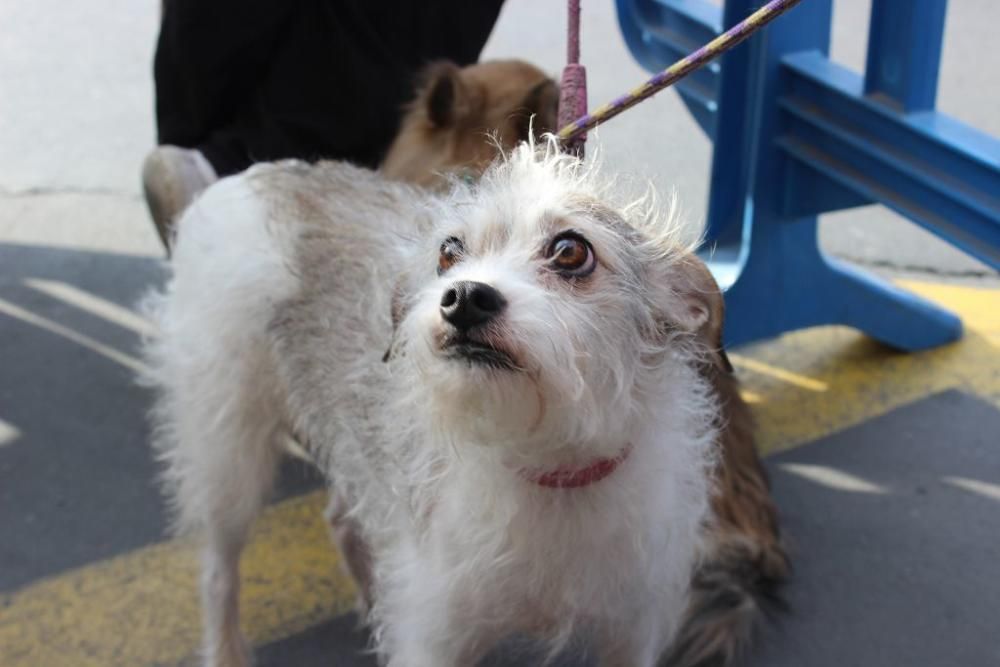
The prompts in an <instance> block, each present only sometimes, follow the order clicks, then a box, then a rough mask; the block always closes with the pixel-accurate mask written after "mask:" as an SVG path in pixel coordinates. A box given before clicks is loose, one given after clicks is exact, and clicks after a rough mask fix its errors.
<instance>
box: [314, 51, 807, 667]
mask: <svg viewBox="0 0 1000 667" xmlns="http://www.w3.org/2000/svg"><path fill="white" fill-rule="evenodd" d="M525 91H527V92H525ZM557 102H558V88H557V86H556V85H555V83H554V82H553V81H551V80H550V79H548V78H547V77H545V75H544V74H543V73H542V72H541V71H539V70H537V69H536V68H534V67H533V66H532V65H529V64H527V63H523V62H520V61H498V62H491V63H484V64H482V65H476V66H472V67H468V68H465V69H461V70H460V69H458V68H456V67H455V66H454V65H450V64H447V63H442V64H439V65H435V66H432V67H430V68H428V70H427V72H426V74H425V79H424V84H423V86H422V87H421V89H420V92H419V94H418V96H417V98H416V100H415V101H414V102H413V104H412V105H411V107H410V109H409V113H408V114H407V116H406V118H405V120H404V122H403V124H402V128H401V130H400V134H399V136H398V137H397V139H396V141H395V143H394V144H393V146H392V148H391V149H390V151H389V153H388V155H387V157H386V160H385V162H384V164H383V166H382V170H383V172H384V173H385V174H386V175H387V176H389V177H391V178H397V179H400V180H406V181H409V182H411V183H417V184H422V185H433V186H441V185H442V184H443V183H445V182H446V180H445V175H447V174H453V173H455V172H456V171H458V172H460V173H462V172H464V173H465V174H466V175H468V176H473V177H477V176H478V175H479V174H480V173H482V171H483V170H484V169H485V168H486V167H487V166H488V165H489V164H490V162H491V161H492V160H493V159H494V158H495V157H496V156H497V150H498V149H502V150H503V151H509V150H510V149H511V148H512V147H513V145H515V144H516V143H517V142H518V141H522V140H526V139H528V137H529V134H530V131H529V123H528V120H529V118H531V117H532V115H533V116H534V119H533V121H534V122H533V128H534V135H535V136H536V137H537V136H541V134H542V133H544V132H549V131H554V130H555V129H558V128H555V121H556V104H557ZM490 132H494V133H496V136H497V141H495V142H492V141H484V140H483V138H484V137H485V136H487V134H489V133H490ZM692 270H693V271H700V272H701V273H702V274H703V275H702V279H701V284H702V285H703V286H704V288H705V289H706V291H707V298H708V302H709V303H710V304H711V307H712V311H713V316H712V317H711V318H709V320H708V322H707V323H706V326H705V328H704V329H703V330H701V331H700V332H699V335H700V336H701V337H702V339H703V341H704V343H705V344H706V345H707V346H708V347H707V348H706V349H712V350H715V352H714V353H713V355H712V357H711V358H710V359H709V360H708V362H707V363H706V364H704V366H703V367H702V372H703V373H704V374H705V376H706V378H707V379H708V380H709V381H710V383H711V385H712V387H713V390H714V391H715V392H716V394H717V395H718V396H719V399H720V404H721V409H722V413H721V415H720V418H719V424H718V449H719V455H720V458H719V462H718V464H717V468H716V487H715V492H714V494H713V497H712V512H713V515H714V521H713V527H712V529H711V540H710V543H709V546H708V549H707V551H706V554H705V556H704V558H703V560H702V561H701V563H700V565H699V567H698V570H697V572H696V574H695V577H694V581H693V587H692V600H691V608H690V613H689V615H688V619H687V622H686V623H685V625H684V627H683V628H682V630H681V632H680V634H679V636H678V642H677V644H676V645H675V648H674V650H673V654H672V658H671V660H670V661H669V662H668V663H667V664H669V665H678V666H688V665H690V666H692V667H694V666H700V665H706V666H707V665H724V664H728V663H730V662H732V660H733V659H735V658H736V656H737V655H738V654H739V653H740V652H742V651H743V650H744V649H745V648H746V646H747V645H748V643H749V640H750V637H751V634H752V629H753V626H754V625H755V623H756V622H757V619H758V618H759V617H760V616H761V615H762V612H766V611H769V610H774V609H781V608H782V607H783V605H782V602H781V599H780V596H779V594H778V593H779V589H780V587H781V585H782V584H783V583H784V581H785V580H786V579H787V577H788V575H789V561H788V557H787V555H786V553H785V550H784V548H783V546H782V542H781V538H780V531H779V527H778V518H777V512H776V509H775V507H774V503H773V501H772V500H771V496H770V490H769V484H768V480H767V475H766V473H765V471H764V469H763V467H762V465H761V463H760V459H759V457H758V454H757V450H756V445H755V439H754V425H753V418H752V416H751V413H750V408H749V406H748V405H747V404H746V402H745V401H744V400H743V398H742V397H741V396H740V393H739V388H738V382H737V380H736V377H735V376H734V375H733V369H732V367H731V365H730V364H729V360H728V358H727V357H726V354H725V350H724V349H723V348H722V323H723V316H724V301H723V297H722V293H721V291H720V290H719V288H718V286H717V284H716V282H715V280H714V279H713V278H712V276H711V274H710V273H709V272H708V269H707V268H706V267H705V266H704V265H703V264H701V263H700V262H693V266H692ZM331 516H332V517H337V516H342V508H341V507H340V505H339V504H338V503H336V502H334V504H333V505H331ZM345 526H347V527H349V526H350V524H349V523H344V524H342V526H341V528H340V529H339V539H338V542H339V543H340V545H341V547H342V548H343V549H344V550H346V551H349V552H350V551H357V550H358V549H361V548H362V547H361V546H360V545H359V544H358V543H357V540H356V538H355V537H354V535H353V533H352V531H351V530H349V528H345ZM355 569H356V570H357V571H356V572H355V573H354V574H355V575H356V577H357V578H359V580H360V581H361V582H363V581H364V579H365V578H366V576H367V575H366V574H365V570H364V568H355Z"/></svg>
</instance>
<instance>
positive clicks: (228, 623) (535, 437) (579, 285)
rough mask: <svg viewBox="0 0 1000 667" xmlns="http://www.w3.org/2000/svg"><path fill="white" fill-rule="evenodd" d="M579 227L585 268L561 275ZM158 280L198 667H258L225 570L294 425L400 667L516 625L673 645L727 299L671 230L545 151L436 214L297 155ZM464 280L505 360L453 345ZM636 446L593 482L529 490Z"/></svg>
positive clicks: (565, 635) (233, 576) (617, 646)
mask: <svg viewBox="0 0 1000 667" xmlns="http://www.w3.org/2000/svg"><path fill="white" fill-rule="evenodd" d="M567 231H572V232H573V233H574V234H576V235H578V237H580V238H584V239H586V240H587V243H589V244H590V245H591V246H592V248H593V252H594V255H595V256H596V265H595V268H594V270H593V272H592V273H590V274H589V275H586V276H578V277H577V276H567V275H565V274H563V273H560V272H559V271H557V270H555V269H554V268H553V261H554V260H553V259H552V258H551V257H550V256H549V255H550V254H551V248H552V242H553V239H555V238H557V237H559V235H560V234H564V233H565V232H567ZM449 238H455V239H460V240H461V242H462V245H463V246H464V251H463V255H462V256H461V258H460V261H458V262H457V263H456V264H454V266H451V267H450V268H448V270H447V271H445V272H443V273H442V275H440V276H439V275H437V273H436V271H435V269H436V267H438V266H439V252H440V246H441V244H442V242H443V241H444V240H446V239H449ZM173 267H174V277H173V279H172V281H171V282H170V284H169V286H168V288H167V291H166V292H165V293H164V294H163V295H162V296H161V297H160V298H159V299H158V300H157V303H156V304H155V306H154V310H155V316H156V319H157V321H158V323H159V325H160V331H161V334H160V336H159V337H158V338H157V339H156V340H154V341H151V343H150V345H149V349H148V354H147V356H148V359H149V360H150V362H151V365H152V368H153V371H152V381H153V382H154V383H155V384H156V385H157V386H158V387H159V389H160V399H159V402H158V405H157V412H156V414H157V423H158V429H157V439H156V444H157V449H158V451H159V453H160V456H161V457H162V459H163V461H164V462H165V464H166V474H165V480H166V484H167V489H168V491H169V496H170V498H171V500H172V503H173V507H174V509H175V511H176V518H177V524H178V527H179V528H180V529H181V530H184V531H195V532H197V533H198V534H199V535H200V536H201V537H202V538H203V540H204V544H205V551H204V578H203V587H202V590H203V604H204V610H205V638H206V640H205V653H206V663H207V664H210V665H245V664H247V663H248V662H249V655H248V650H247V648H246V646H245V644H244V641H243V639H242V638H241V636H240V633H239V623H238V613H237V591H238V576H237V563H238V559H239V554H240V551H241V549H242V547H243V544H244V542H245V540H246V537H247V533H248V530H249V527H250V525H251V523H252V521H253V519H254V517H255V516H256V514H257V513H258V512H259V510H260V508H261V506H262V504H263V502H264V500H265V498H266V496H267V493H268V491H269V488H270V485H271V482H272V480H273V477H274V472H275V468H276V464H277V462H278V460H279V458H280V456H281V447H280V441H281V437H282V436H283V434H284V433H286V432H287V430H289V429H291V430H292V431H294V432H295V433H296V434H298V435H299V436H300V437H301V438H302V439H303V440H304V441H305V442H307V443H308V445H309V447H310V449H311V451H312V453H313V454H314V456H316V457H317V459H318V460H319V461H320V462H321V465H322V467H323V468H324V470H325V471H326V473H327V475H328V477H329V479H330V481H331V484H332V487H333V490H334V493H335V495H336V503H335V505H336V508H335V511H336V513H337V514H338V515H339V516H340V517H342V518H346V519H348V520H349V523H350V530H349V531H348V533H349V534H350V535H351V537H352V538H353V539H356V540H357V545H356V546H359V549H358V550H357V552H356V553H355V554H354V556H353V562H352V567H353V568H354V569H355V570H357V571H359V574H360V575H361V576H360V577H359V578H361V579H362V583H364V581H365V579H367V580H368V582H369V585H370V589H369V591H368V592H369V594H370V596H371V600H372V602H373V605H372V608H371V612H370V620H371V621H372V623H373V625H374V628H375V633H374V636H375V637H376V648H377V650H378V651H379V653H380V655H381V656H382V657H383V659H384V660H385V661H386V662H387V664H389V665H392V666H393V667H404V666H405V667H421V666H426V667H446V666H448V665H472V664H475V662H476V661H477V659H478V658H479V657H480V656H481V655H483V653H484V652H485V651H487V650H488V649H489V648H490V647H491V646H492V645H493V644H494V643H495V642H496V641H498V640H499V639H501V638H503V637H504V636H506V635H508V634H511V633H515V632H522V633H527V634H529V635H532V636H534V637H536V638H538V639H540V640H542V641H545V642H547V643H548V644H549V646H550V647H551V648H552V650H553V651H554V650H557V649H558V648H559V647H561V646H562V645H564V644H565V643H566V642H567V641H570V640H572V639H576V638H580V637H586V638H588V639H589V642H590V643H591V645H592V646H591V648H592V649H593V650H594V651H595V653H596V655H598V656H600V659H601V660H602V664H606V665H622V666H628V667H636V666H642V665H653V664H655V663H656V662H657V660H658V659H659V658H660V656H661V655H662V654H663V653H664V651H665V650H667V648H668V647H669V646H670V644H671V640H672V639H673V637H674V636H675V634H676V633H677V630H678V628H679V627H680V626H681V624H682V621H683V619H684V617H685V614H686V613H688V612H687V606H688V603H689V589H690V587H691V580H692V572H693V571H694V570H695V567H696V563H697V558H698V554H699V552H700V550H701V549H702V548H703V545H706V544H707V545H711V544H712V542H713V541H712V540H711V539H710V535H711V533H710V531H707V530H706V526H707V525H708V524H709V523H710V522H711V515H712V513H711V512H710V509H709V503H710V496H711V482H710V477H711V470H712V467H713V465H714V461H715V459H714V458H713V457H714V452H715V448H714V447H713V443H714V442H716V439H717V428H718V425H719V420H720V414H721V411H720V395H719V393H717V388H713V382H712V381H711V379H710V375H709V374H707V373H706V372H705V370H704V368H705V365H706V364H714V363H716V362H715V357H717V356H718V351H717V350H716V349H714V347H713V345H712V344H711V342H710V341H711V336H710V335H709V336H708V337H706V332H708V333H709V334H710V332H712V331H714V330H715V329H717V328H718V327H719V326H721V324H720V323H718V322H715V321H714V320H713V318H715V317H717V316H718V315H719V314H721V309H720V308H719V306H718V304H717V302H718V301H719V295H718V289H717V287H716V286H715V284H714V282H712V281H711V277H710V276H709V275H708V274H707V271H705V269H704V266H703V265H701V264H700V262H699V261H698V260H696V259H695V258H694V257H693V255H691V253H690V249H689V248H688V247H687V246H685V245H683V244H681V243H679V241H678V234H677V229H676V227H675V226H674V225H672V224H670V223H669V222H668V221H665V220H663V219H661V218H659V217H657V216H654V215H649V214H648V212H647V211H646V210H644V208H643V207H642V206H637V205H629V204H628V202H616V201H614V190H609V189H604V188H602V187H601V185H600V184H599V183H598V182H597V180H596V179H595V177H594V176H593V175H592V173H591V172H588V171H586V170H584V169H582V168H580V167H579V166H578V165H577V163H576V162H575V161H574V160H573V159H571V158H567V157H565V156H561V155H559V154H558V153H557V152H555V150H554V149H553V148H552V147H551V146H550V147H549V148H548V149H546V150H544V151H542V152H541V153H538V152H536V151H535V150H533V149H532V148H530V147H528V146H524V147H521V148H519V149H517V150H516V151H515V152H514V153H513V154H512V155H511V156H510V157H509V158H508V159H505V160H502V161H500V162H498V163H497V164H496V165H495V166H494V167H492V168H490V169H489V170H488V171H487V172H486V173H485V175H484V177H483V179H482V180H481V181H480V183H479V184H477V185H475V186H465V185H462V184H456V186H455V188H454V190H453V192H452V193H451V194H449V195H447V196H437V195H432V194H429V193H427V192H424V191H419V190H414V189H412V188H410V187H408V186H404V185H397V184H392V183H389V182H386V181H385V180H384V179H382V178H380V177H379V176H377V175H375V174H372V173H371V172H367V171H364V170H360V169H355V168H352V167H350V166H347V165H342V164H333V163H321V164H319V165H316V166H307V165H304V164H302V163H294V162H290V163H280V164H276V165H261V166H258V167H255V168H253V169H251V170H250V171H249V172H247V173H245V174H244V175H241V176H238V177H234V178H229V179H225V180H224V181H222V182H220V183H219V184H217V185H215V186H213V187H212V188H210V189H209V190H208V191H207V192H206V194H205V195H204V196H203V197H202V198H201V199H200V200H198V201H197V202H196V203H195V204H194V205H193V206H192V208H191V209H190V210H189V211H188V212H187V213H186V214H185V215H184V217H183V218H182V219H181V222H180V228H179V234H178V244H177V248H176V253H175V255H174V259H173ZM706 277H707V280H706ZM459 281H476V282H480V283H485V284H489V285H491V286H492V287H494V288H495V289H496V290H498V291H499V292H500V293H501V294H502V295H503V297H504V299H505V301H506V307H505V308H504V309H503V311H502V314H501V315H500V316H499V317H497V318H495V319H494V320H491V321H490V322H489V323H488V324H487V325H484V326H483V327H482V328H481V330H477V331H476V332H473V333H471V334H470V335H473V336H475V337H476V338H477V341H476V342H477V344H479V345H481V346H487V347H488V348H489V349H492V350H494V351H496V352H497V354H500V355H502V357H503V359H505V360H506V361H505V363H503V364H500V365H497V364H494V363H480V361H481V358H480V357H477V356H475V355H466V356H464V357H463V356H461V354H459V353H458V350H457V349H456V348H454V347H453V346H451V345H450V343H449V341H450V340H452V334H453V333H454V332H453V331H451V329H449V326H450V325H448V323H447V322H446V321H445V319H444V318H443V317H442V313H441V302H442V294H443V293H444V292H445V291H447V290H448V289H450V288H451V287H452V286H454V285H455V284H456V283H457V282H459ZM387 350H388V351H389V352H388V353H387ZM625 452H627V453H628V455H627V457H625V458H624V460H623V461H622V462H621V464H620V465H619V466H618V468H617V469H616V470H614V471H613V472H612V474H610V475H609V476H608V477H607V478H606V479H602V480H600V481H597V482H595V483H593V484H591V485H589V486H585V487H583V488H575V489H559V488H547V487H543V486H540V485H538V484H537V483H536V482H535V481H533V478H534V471H540V472H543V471H551V470H561V469H567V468H569V469H572V468H581V467H585V466H587V465H589V464H591V463H592V462H593V461H595V460H599V459H602V458H613V457H619V456H621V455H622V454H623V453H625ZM706 534H708V535H709V539H708V541H707V542H706ZM709 548H710V547H709ZM348 551H350V550H348ZM348 557H351V556H350V554H348Z"/></svg>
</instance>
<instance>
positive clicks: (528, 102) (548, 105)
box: [517, 79, 559, 141]
mask: <svg viewBox="0 0 1000 667" xmlns="http://www.w3.org/2000/svg"><path fill="white" fill-rule="evenodd" d="M558 108H559V86H557V85H556V82H555V81H553V80H552V79H545V80H544V81H541V82H539V83H538V85H536V86H535V87H534V88H532V89H531V90H529V91H528V94H527V95H525V97H524V101H523V102H522V103H521V108H520V109H519V110H518V116H517V133H518V139H520V140H522V141H527V139H528V135H529V133H532V132H533V133H534V135H535V136H536V137H540V136H542V135H543V134H545V133H546V132H555V131H556V130H557V129H559V128H557V127H556V123H557V118H556V116H557V114H558Z"/></svg>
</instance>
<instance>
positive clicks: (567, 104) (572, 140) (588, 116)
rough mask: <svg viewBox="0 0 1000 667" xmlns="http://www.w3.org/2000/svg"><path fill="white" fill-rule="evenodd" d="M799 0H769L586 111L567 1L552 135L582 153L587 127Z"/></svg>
mask: <svg viewBox="0 0 1000 667" xmlns="http://www.w3.org/2000/svg"><path fill="white" fill-rule="evenodd" d="M801 1H802V0H771V2H768V3H767V4H766V5H764V6H763V7H761V8H760V9H758V10H757V11H756V12H754V13H753V14H751V15H750V16H748V17H747V18H746V19H744V20H743V21H740V22H739V23H737V24H736V25H734V26H733V27H732V28H730V29H729V30H727V31H726V32H724V33H722V34H721V35H719V36H718V37H716V38H715V39H713V40H712V41H711V42H709V43H708V44H706V45H704V46H703V47H701V48H700V49H698V50H697V51H695V52H694V53H692V54H690V55H689V56H687V57H685V58H682V59H681V60H678V61H677V62H675V63H674V64H673V65H671V66H670V67H668V68H667V69H665V70H663V71H662V72H660V73H658V74H656V75H655V76H653V77H651V78H650V79H649V80H648V81H646V82H645V83H643V84H642V85H641V86H639V87H637V88H634V89H633V90H631V91H629V92H628V93H626V94H624V95H622V96H621V97H619V98H617V99H615V100H612V101H611V102H609V103H607V104H605V105H604V106H602V107H599V108H597V109H595V110H594V111H592V112H591V113H587V79H586V70H584V68H583V66H582V65H580V62H579V61H580V0H568V2H569V26H568V30H567V49H566V50H567V62H568V63H569V64H567V65H566V69H565V70H563V77H562V89H561V92H560V95H559V115H558V118H559V126H560V127H561V128H562V129H561V130H559V133H558V134H557V135H556V136H557V137H558V138H559V140H560V141H561V142H562V144H563V146H564V147H565V149H566V150H567V151H568V152H571V153H573V154H575V155H578V156H580V157H582V156H583V143H584V142H585V141H586V138H587V131H588V130H590V129H593V128H594V127H596V126H597V125H599V124H601V123H603V122H605V121H608V120H610V119H612V118H614V117H615V116H617V115H618V114H620V113H621V112H623V111H625V110H626V109H629V108H631V107H633V106H635V105H636V104H638V103H639V102H642V101H643V100H646V99H648V98H650V97H652V96H653V95H655V94H656V93H658V92H660V91H661V90H663V89H664V88H667V87H669V86H671V85H673V84H675V83H677V82H678V81H680V80H681V79H683V78H684V77H685V76H687V75H688V74H690V73H691V72H693V71H695V70H696V69H698V68H700V67H703V66H704V65H706V64H708V63H709V62H710V61H712V60H713V59H715V58H717V57H718V56H720V55H722V54H723V53H725V52H726V51H728V50H729V49H731V48H733V47H734V46H736V45H738V44H740V43H741V42H743V41H744V40H745V39H747V38H748V37H750V35H752V34H753V33H755V32H756V31H758V30H760V29H761V28H763V27H764V26H765V25H767V24H768V23H770V22H771V21H773V20H774V19H776V18H778V17H779V16H781V15H782V14H784V13H785V12H787V11H788V10H789V9H791V8H792V7H794V6H795V5H797V4H799V3H800V2H801Z"/></svg>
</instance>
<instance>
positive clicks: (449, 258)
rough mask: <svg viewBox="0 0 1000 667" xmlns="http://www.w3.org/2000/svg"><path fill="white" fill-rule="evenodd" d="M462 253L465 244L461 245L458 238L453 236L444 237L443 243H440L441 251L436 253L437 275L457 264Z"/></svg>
mask: <svg viewBox="0 0 1000 667" xmlns="http://www.w3.org/2000/svg"><path fill="white" fill-rule="evenodd" d="M464 253H465V246H463V245H462V242H461V241H460V240H459V239H456V238H455V237H454V236H452V237H449V238H447V239H445V240H444V243H442V244H441V252H440V254H439V255H438V268H437V272H438V275H439V276H440V275H441V274H443V273H444V272H445V271H447V270H448V269H450V268H451V267H452V266H454V265H455V264H457V263H458V262H459V260H461V259H462V255H463V254H464Z"/></svg>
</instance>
